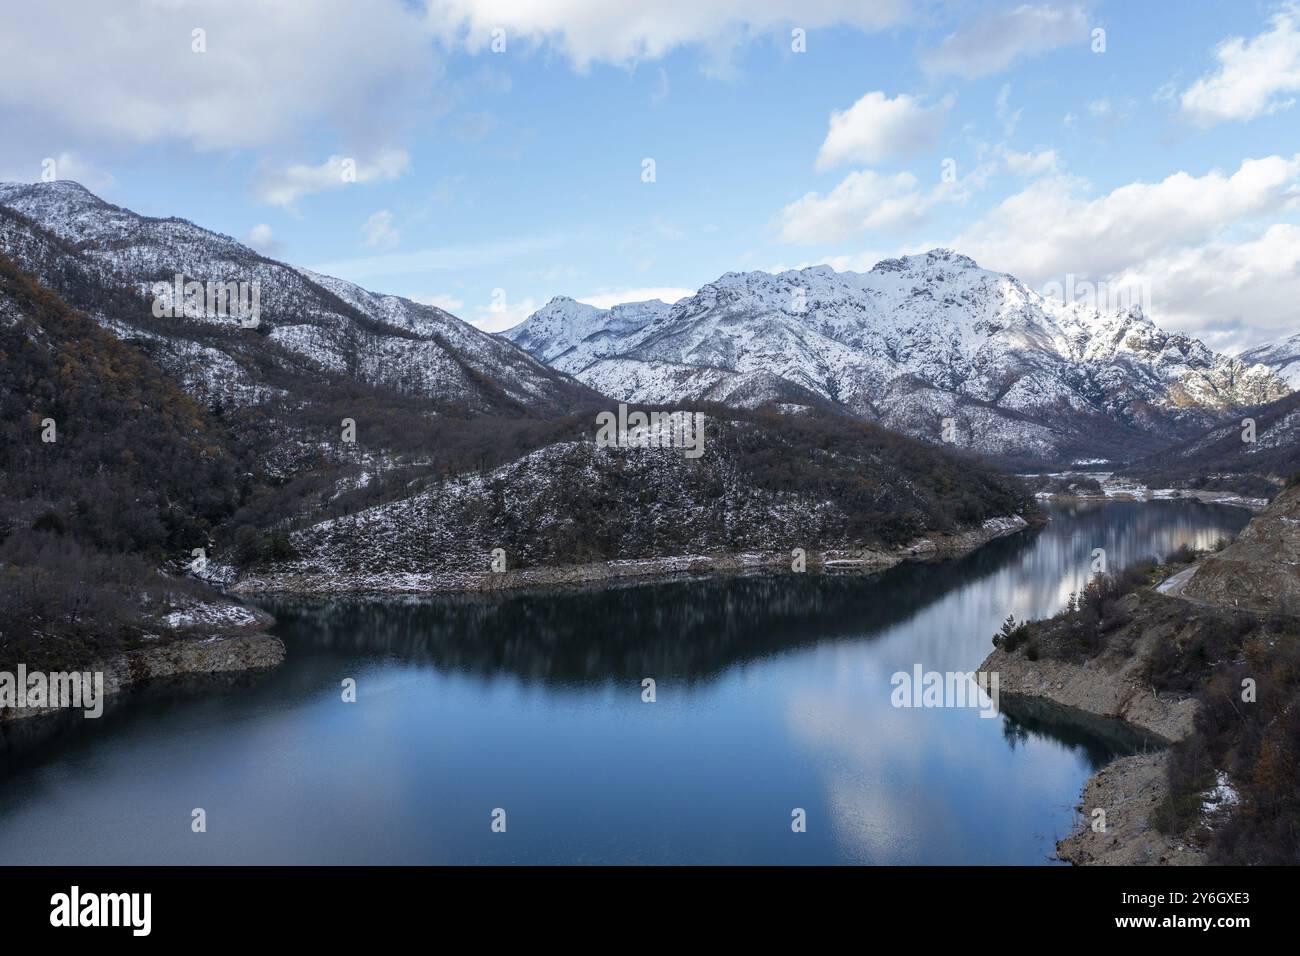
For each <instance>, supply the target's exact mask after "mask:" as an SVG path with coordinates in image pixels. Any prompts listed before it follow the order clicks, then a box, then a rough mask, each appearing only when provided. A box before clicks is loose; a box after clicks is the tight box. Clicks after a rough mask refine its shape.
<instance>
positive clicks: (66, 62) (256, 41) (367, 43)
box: [0, 0, 439, 150]
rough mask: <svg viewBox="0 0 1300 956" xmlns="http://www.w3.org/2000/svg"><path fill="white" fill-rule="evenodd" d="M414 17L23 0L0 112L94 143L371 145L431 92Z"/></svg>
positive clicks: (5, 34) (337, 10)
mask: <svg viewBox="0 0 1300 956" xmlns="http://www.w3.org/2000/svg"><path fill="white" fill-rule="evenodd" d="M422 21H423V17H422V16H421V15H420V14H419V13H418V12H417V11H412V10H411V9H410V7H409V6H408V5H406V4H403V3H400V2H397V0H386V2H377V3H367V4H357V3H354V2H352V0H278V2H277V3H275V4H273V5H268V4H265V3H262V2H261V0H190V2H184V3H181V2H168V3H160V2H157V0H114V2H113V3H102V2H100V0H60V2H59V3H31V4H25V5H24V6H23V9H22V12H21V13H17V12H15V13H14V14H12V15H9V16H6V18H5V25H4V29H3V30H0V108H3V110H4V111H5V113H6V114H7V115H6V124H7V125H8V126H10V128H11V129H12V128H13V126H15V125H18V126H21V127H22V128H23V129H25V130H26V131H28V132H32V131H38V132H40V133H43V134H46V135H49V136H51V137H54V136H57V137H59V138H60V139H62V140H63V141H80V142H94V143H96V144H97V145H100V144H103V143H123V144H127V145H133V144H140V143H146V144H151V143H167V142H180V143H183V144H187V145H190V146H192V147H194V148H196V149H199V150H230V149H242V148H259V147H263V146H265V145H267V144H269V143H276V142H282V141H285V140H287V139H289V138H291V137H293V136H295V135H296V134H298V133H299V132H301V131H302V130H304V129H307V130H311V131H312V132H314V133H320V132H321V131H322V130H326V131H329V132H331V133H333V134H334V135H337V136H339V137H341V138H343V139H345V140H348V141H356V142H361V141H365V140H367V139H369V140H371V141H373V139H374V137H376V136H378V135H379V134H380V133H381V132H382V131H384V130H386V129H390V128H391V124H392V121H393V120H394V118H395V117H398V116H400V115H401V110H402V109H403V108H405V107H409V106H411V103H412V99H413V97H419V96H422V95H428V94H429V93H430V91H433V90H435V89H436V88H437V85H438V83H437V81H438V78H439V69H438V65H437V62H436V58H435V56H434V55H433V49H432V46H431V43H430V38H429V37H428V35H427V33H425V32H424V31H423V30H422V29H421V24H422ZM195 31H203V32H202V33H198V34H196V32H195ZM51 38H57V42H55V43H54V44H53V46H52V43H51ZM200 49H201V51H202V52H199V51H200Z"/></svg>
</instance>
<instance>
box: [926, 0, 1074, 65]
mask: <svg viewBox="0 0 1300 956" xmlns="http://www.w3.org/2000/svg"><path fill="white" fill-rule="evenodd" d="M1089 34H1090V30H1089V23H1088V15H1087V13H1086V12H1085V11H1084V9H1083V7H1080V6H1061V5H1056V4H1040V5H1037V6H1034V5H1030V4H1025V5H1023V6H1019V7H1016V8H1015V9H1014V10H1007V11H1004V12H1002V13H995V14H992V15H983V16H979V17H976V18H973V19H971V20H970V21H968V22H967V23H964V24H963V25H962V26H961V27H960V28H959V29H958V30H956V31H955V32H953V33H951V34H949V35H948V36H946V37H944V39H943V41H942V42H941V43H940V44H939V45H938V46H937V47H935V48H934V49H933V50H931V51H929V52H928V53H925V54H923V55H922V57H921V62H922V64H923V65H924V66H925V68H926V69H927V70H929V71H931V72H933V73H953V74H956V75H958V76H961V77H965V78H966V79H974V78H975V77H980V76H987V75H989V74H991V73H1000V72H1001V71H1003V70H1005V69H1006V68H1007V67H1009V66H1010V65H1011V64H1012V62H1013V61H1015V60H1016V59H1018V58H1019V57H1022V56H1036V55H1038V54H1040V53H1045V52H1047V51H1049V50H1054V49H1056V48H1057V47H1061V46H1064V45H1065V44H1067V43H1072V42H1075V41H1079V42H1080V43H1082V42H1083V41H1085V40H1087V39H1088V37H1089Z"/></svg>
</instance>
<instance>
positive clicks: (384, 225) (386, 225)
mask: <svg viewBox="0 0 1300 956" xmlns="http://www.w3.org/2000/svg"><path fill="white" fill-rule="evenodd" d="M361 232H362V233H363V234H364V235H365V237H366V245H367V246H379V247H381V248H384V249H391V248H393V246H395V245H397V244H398V242H400V241H401V238H402V234H401V232H400V231H399V230H398V229H397V228H396V227H395V226H394V225H393V214H392V212H391V211H390V210H387V209H381V210H379V211H378V212H375V213H372V214H371V215H370V217H369V218H368V219H367V220H366V221H365V222H363V223H362V224H361Z"/></svg>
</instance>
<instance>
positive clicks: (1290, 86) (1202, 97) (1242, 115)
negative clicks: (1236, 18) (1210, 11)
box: [1182, 4, 1300, 126]
mask: <svg viewBox="0 0 1300 956" xmlns="http://www.w3.org/2000/svg"><path fill="white" fill-rule="evenodd" d="M1214 58H1215V59H1216V60H1217V61H1218V68H1217V69H1215V70H1214V71H1213V72H1211V73H1209V74H1207V75H1205V76H1203V77H1202V78H1201V79H1199V80H1197V81H1196V82H1195V83H1193V84H1192V85H1191V86H1190V87H1188V88H1187V90H1186V91H1185V92H1184V93H1183V95H1182V108H1183V112H1184V114H1185V115H1187V116H1188V117H1189V118H1190V119H1191V120H1192V121H1193V122H1194V123H1196V124H1198V125H1200V126H1213V125H1215V124H1216V123H1223V122H1227V121H1230V120H1250V119H1254V118H1255V117H1257V116H1265V115H1267V114H1269V113H1276V112H1278V111H1279V110H1284V109H1289V108H1290V107H1291V106H1292V104H1294V103H1295V97H1294V95H1293V94H1294V93H1296V91H1298V90H1300V7H1297V6H1296V5H1294V4H1288V5H1287V6H1286V7H1285V8H1284V9H1282V10H1279V11H1278V12H1277V13H1275V14H1274V15H1273V17H1272V18H1271V19H1270V20H1269V29H1268V30H1266V31H1265V32H1263V33H1261V34H1260V35H1259V36H1257V37H1254V38H1253V39H1251V40H1246V39H1244V38H1243V37H1232V38H1230V39H1227V40H1224V41H1223V42H1222V43H1220V44H1219V45H1218V47H1216V48H1215V51H1214Z"/></svg>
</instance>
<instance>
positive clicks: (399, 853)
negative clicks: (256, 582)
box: [0, 501, 1250, 864]
mask: <svg viewBox="0 0 1300 956" xmlns="http://www.w3.org/2000/svg"><path fill="white" fill-rule="evenodd" d="M1051 514H1052V521H1051V523H1050V524H1049V525H1048V526H1047V527H1046V528H1045V529H1043V530H1042V531H1041V532H1036V533H1034V532H1030V533H1025V534H1021V535H1018V536H1016V537H1015V538H1011V539H1006V540H1002V541H998V542H994V543H993V544H991V545H989V546H987V547H985V548H983V549H981V550H980V551H978V552H976V553H975V554H973V555H970V556H969V557H967V558H964V559H961V560H958V561H951V562H945V563H941V564H932V565H912V566H907V567H901V568H896V569H894V570H892V571H889V572H887V573H885V574H882V575H878V576H875V577H870V578H867V577H854V576H842V577H841V576H822V575H816V574H807V575H800V576H796V575H790V576H788V577H765V578H739V579H736V578H733V579H728V580H693V581H676V582H672V583H666V584H653V585H639V586H629V587H619V588H614V589H608V590H603V591H583V592H567V593H558V594H557V593H549V594H515V595H508V596H500V595H496V596H452V597H435V598H424V597H421V598H418V599H415V598H406V599H346V600H330V601H320V600H313V601H288V600H282V601H267V602H266V606H267V607H268V609H270V610H271V611H272V612H274V613H275V614H276V615H277V617H278V618H279V624H278V627H277V633H278V634H280V635H281V636H282V637H283V638H284V641H285V644H286V645H287V647H288V651H289V656H288V660H287V661H286V663H285V664H284V665H283V666H282V667H281V668H279V669H278V670H276V671H275V672H273V673H270V674H266V675H263V676H260V677H253V678H249V677H245V678H241V679H237V680H232V681H230V682H227V683H222V684H219V685H214V684H213V683H211V682H190V683H176V684H168V685H164V686H157V687H154V688H152V689H150V690H149V691H147V692H142V693H138V694H132V695H128V696H127V697H126V698H125V699H123V700H122V701H120V702H118V703H117V704H116V705H114V706H113V707H112V708H111V709H110V710H109V711H108V713H106V715H105V716H104V718H102V719H101V720H99V721H84V720H80V719H74V720H68V721H62V722H61V723H59V724H48V723H47V724H45V726H44V727H42V728H41V729H40V730H39V731H37V730H32V729H29V728H20V729H15V728H9V729H6V730H4V731H0V734H3V736H0V863H3V864H11V863H245V862H247V863H505V862H519V863H548V862H592V863H597V862H599V863H606V862H613V863H874V864H896V863H905V864H915V863H1031V864H1032V863H1047V862H1050V856H1051V852H1052V847H1053V844H1054V842H1055V840H1056V839H1057V838H1058V837H1060V836H1062V835H1064V834H1065V833H1066V832H1068V830H1069V829H1070V827H1071V825H1072V821H1073V810H1072V807H1073V805H1074V803H1075V802H1076V800H1077V796H1078V793H1079V791H1080V788H1081V787H1082V784H1083V782H1084V780H1085V779H1086V777H1087V776H1088V774H1089V773H1090V772H1091V771H1092V769H1093V768H1095V767H1097V766H1099V765H1100V764H1101V763H1104V762H1105V761H1107V760H1109V759H1110V758H1111V757H1113V756H1114V755H1115V754H1117V753H1121V752H1127V751H1131V750H1133V749H1137V748H1140V747H1142V746H1143V744H1142V742H1141V741H1138V740H1136V739H1134V738H1132V737H1131V736H1130V735H1127V734H1124V733H1122V732H1119V731H1117V730H1116V729H1115V728H1113V727H1107V726H1105V725H1104V724H1099V725H1088V726H1084V725H1080V724H1079V723H1078V722H1077V721H1074V720H1065V721H1063V720H1062V719H1061V718H1060V715H1051V714H1044V713H1028V712H1025V711H1023V710H1022V711H1019V712H1017V713H1014V714H1013V713H1010V712H1006V711H1004V713H1003V714H1002V715H1000V716H998V717H996V718H994V719H985V718H981V717H980V716H979V714H978V711H976V710H956V709H947V710H944V709H931V710H922V709H915V710H903V709H895V708H894V707H892V706H891V705H890V690H891V687H890V683H889V678H890V675H891V674H893V673H894V672H895V671H899V670H909V671H910V670H911V669H912V667H913V665H914V664H918V663H919V664H921V665H922V666H923V667H924V668H926V669H928V670H938V671H947V670H971V669H974V668H976V667H978V666H979V664H980V662H981V661H982V660H983V658H984V657H985V655H986V654H987V653H988V651H989V650H990V649H991V647H990V638H991V635H992V634H993V633H994V631H995V630H996V629H997V627H998V625H999V623H1000V622H1001V621H1002V620H1003V619H1004V618H1005V617H1006V616H1007V614H1008V613H1011V614H1014V615H1015V616H1016V617H1017V618H1018V619H1019V618H1024V617H1035V616H1043V615H1046V614H1050V613H1052V612H1054V611H1056V610H1057V609H1059V607H1060V606H1061V604H1062V603H1063V602H1064V600H1065V599H1066V597H1067V595H1068V594H1069V593H1070V592H1071V591H1073V590H1076V589H1077V588H1079V587H1080V586H1081V585H1082V584H1083V583H1084V582H1085V581H1086V579H1087V577H1088V568H1089V561H1090V555H1091V552H1092V550H1093V548H1098V547H1101V548H1105V549H1106V551H1107V555H1108V557H1109V560H1110V563H1111V566H1112V567H1115V566H1122V565H1124V564H1127V563H1129V562H1131V561H1133V560H1135V559H1137V558H1138V557H1141V556H1143V555H1147V554H1161V555H1162V554H1165V553H1167V552H1168V551H1170V550H1172V549H1173V548H1175V547H1177V546H1178V545H1180V544H1182V543H1184V542H1190V543H1192V544H1193V545H1197V546H1209V545H1210V544H1212V543H1213V542H1214V540H1215V539H1216V538H1218V537H1219V536H1220V535H1223V534H1225V533H1227V534H1230V533H1234V532H1236V531H1237V530H1239V529H1240V528H1241V527H1242V526H1244V524H1245V523H1246V521H1247V520H1248V519H1249V517H1250V515H1249V514H1248V513H1247V512H1245V511H1242V510H1239V509H1232V508H1227V507H1217V506H1211V505H1204V504H1200V503H1197V502H1185V501H1169V502H1152V503H1147V504H1140V503H1135V502H1114V503H1110V504H1093V505H1088V506H1059V507H1056V506H1054V507H1053V508H1052V511H1051ZM347 677H353V678H355V679H356V681H357V684H358V701H357V702H356V703H354V704H345V703H343V702H342V701H341V690H340V682H341V681H342V680H343V679H344V678H347ZM645 677H652V678H654V679H655V681H656V683H657V698H658V699H657V702H655V703H653V704H648V703H643V702H642V700H641V693H642V690H641V681H642V679H643V678H645ZM25 723H30V722H25ZM195 807H202V808H203V809H204V810H206V812H207V832H206V833H203V834H196V833H193V832H191V829H190V821H191V810H192V809H193V808H195ZM498 807H500V808H503V809H504V810H505V811H506V822H507V829H506V832H505V833H504V834H494V833H492V832H491V830H490V821H491V813H492V811H493V809H494V808H498ZM794 807H802V808H804V809H805V810H806V812H807V820H808V829H807V832H806V833H803V834H795V833H793V832H791V827H790V814H791V809H792V808H794Z"/></svg>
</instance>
